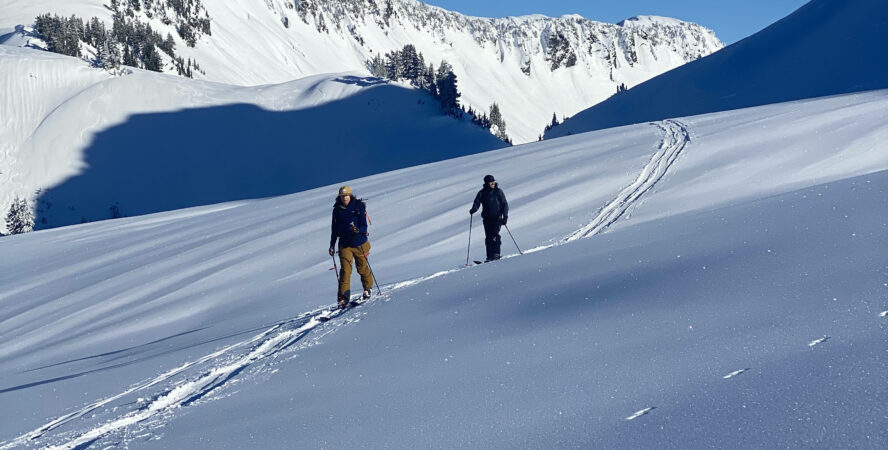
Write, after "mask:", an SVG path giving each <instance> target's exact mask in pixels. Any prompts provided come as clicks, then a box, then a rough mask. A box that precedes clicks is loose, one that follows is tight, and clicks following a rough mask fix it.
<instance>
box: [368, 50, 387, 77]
mask: <svg viewBox="0 0 888 450" xmlns="http://www.w3.org/2000/svg"><path fill="white" fill-rule="evenodd" d="M367 70H369V71H370V74H371V75H373V76H374V77H379V78H385V77H386V70H385V60H384V59H382V55H380V54H379V53H377V54H376V56H374V57H373V59H371V60H369V61H367Z"/></svg>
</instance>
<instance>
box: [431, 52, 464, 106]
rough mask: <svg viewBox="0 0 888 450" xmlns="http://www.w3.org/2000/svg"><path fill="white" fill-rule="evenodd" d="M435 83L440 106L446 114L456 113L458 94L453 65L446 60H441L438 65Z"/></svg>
mask: <svg viewBox="0 0 888 450" xmlns="http://www.w3.org/2000/svg"><path fill="white" fill-rule="evenodd" d="M435 83H436V84H437V85H438V100H440V101H441V108H443V109H444V111H445V112H447V113H448V114H451V115H456V114H458V112H457V110H458V109H459V96H460V94H459V89H458V88H457V80H456V74H455V73H453V67H452V66H451V65H450V64H449V63H447V61H441V65H440V66H438V73H437V74H436V76H435Z"/></svg>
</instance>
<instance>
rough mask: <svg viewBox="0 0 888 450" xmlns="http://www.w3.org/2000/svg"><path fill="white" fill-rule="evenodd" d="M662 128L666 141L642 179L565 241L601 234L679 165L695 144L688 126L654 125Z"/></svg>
mask: <svg viewBox="0 0 888 450" xmlns="http://www.w3.org/2000/svg"><path fill="white" fill-rule="evenodd" d="M652 125H656V126H657V127H658V128H660V131H661V133H662V135H663V139H662V140H661V141H660V145H659V148H658V149H657V152H656V153H654V156H653V157H651V160H650V161H648V163H647V164H646V165H645V166H644V168H642V169H641V173H639V174H638V178H636V179H635V181H634V182H632V184H630V185H629V186H626V187H625V188H624V189H623V190H622V191H620V193H619V194H617V197H616V198H614V199H613V200H611V201H610V203H608V204H606V205H604V207H603V208H602V209H601V211H600V212H599V213H598V215H597V216H596V217H595V218H594V219H592V221H591V222H589V223H588V224H586V225H585V226H583V227H582V228H580V229H579V230H577V231H574V232H573V233H571V234H570V235H569V236H567V237H566V238H564V241H565V242H570V241H575V240H577V239H582V238H587V237H590V236H594V235H596V234H598V233H601V232H602V231H604V230H605V229H607V227H609V226H610V225H611V224H613V223H614V222H616V221H617V220H618V219H619V218H620V217H622V216H623V214H625V213H626V211H628V210H629V208H631V207H632V206H633V205H635V204H636V203H637V202H638V199H639V198H641V196H642V195H644V193H645V192H647V191H649V190H651V188H653V187H654V185H656V184H657V182H658V181H660V180H661V179H662V178H663V176H664V175H666V171H667V170H669V167H671V166H672V164H673V163H674V162H675V160H676V159H677V158H678V156H679V155H680V154H681V152H682V150H684V149H685V147H687V146H688V144H689V143H690V142H691V132H690V130H689V129H688V126H687V125H685V124H683V123H681V122H679V121H677V120H673V119H669V120H664V121H661V122H652Z"/></svg>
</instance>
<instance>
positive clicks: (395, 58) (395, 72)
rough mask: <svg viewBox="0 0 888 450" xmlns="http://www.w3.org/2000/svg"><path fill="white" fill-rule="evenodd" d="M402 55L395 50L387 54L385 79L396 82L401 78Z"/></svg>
mask: <svg viewBox="0 0 888 450" xmlns="http://www.w3.org/2000/svg"><path fill="white" fill-rule="evenodd" d="M400 58H401V55H400V53H399V52H398V51H397V50H395V51H391V52H388V53H386V54H385V77H386V78H388V79H389V80H395V81H397V80H398V79H400V78H401V63H400V61H399V60H400Z"/></svg>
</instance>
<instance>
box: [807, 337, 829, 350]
mask: <svg viewBox="0 0 888 450" xmlns="http://www.w3.org/2000/svg"><path fill="white" fill-rule="evenodd" d="M827 340H829V336H824V337H822V338H820V339H815V340H813V341H811V342H809V343H808V347H811V348H813V347H815V346H817V345H820V344H822V343H824V342H826V341H827Z"/></svg>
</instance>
